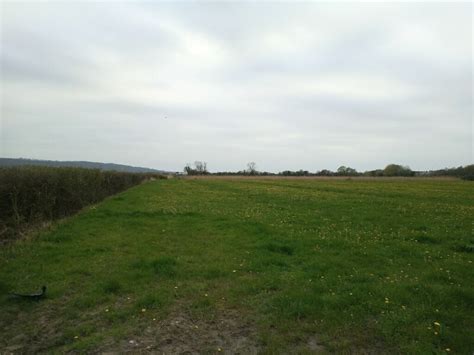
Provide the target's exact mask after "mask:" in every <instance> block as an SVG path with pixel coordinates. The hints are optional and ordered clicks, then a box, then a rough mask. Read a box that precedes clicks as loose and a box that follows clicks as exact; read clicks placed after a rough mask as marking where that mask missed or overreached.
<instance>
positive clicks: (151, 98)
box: [0, 1, 473, 171]
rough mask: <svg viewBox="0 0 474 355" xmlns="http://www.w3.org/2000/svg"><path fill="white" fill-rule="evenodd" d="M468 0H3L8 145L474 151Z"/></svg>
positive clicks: (235, 152)
mask: <svg viewBox="0 0 474 355" xmlns="http://www.w3.org/2000/svg"><path fill="white" fill-rule="evenodd" d="M472 16H473V7H472V4H471V3H470V2H464V3H416V4H415V3H406V2H404V3H360V2H357V3H356V2H354V3H341V2H335V3H329V2H312V3H296V2H278V3H277V2H275V3H274V2H243V1H242V2H240V1H235V2H226V3H223V2H220V3H217V2H203V1H200V2H175V3H171V2H124V1H122V2H114V1H102V2H87V1H77V2H68V3H67V4H66V3H61V2H58V1H56V2H40V3H33V2H31V3H28V2H21V3H18V2H13V1H10V2H8V1H2V2H1V18H0V20H1V48H0V60H1V117H0V135H1V136H0V139H1V143H0V156H2V157H25V158H38V159H53V160H90V161H101V162H115V163H124V164H130V165H137V166H146V167H153V168H159V169H166V170H181V169H182V168H183V166H184V165H185V164H186V163H187V162H193V161H195V160H203V161H207V162H208V166H209V168H210V169H211V171H218V170H219V171H222V170H240V169H243V168H245V165H246V163H247V162H249V161H255V162H256V163H257V167H258V168H259V170H267V171H280V170H285V169H290V170H296V169H300V168H301V169H305V170H310V171H316V170H320V169H323V168H329V169H337V167H338V166H340V165H348V166H351V167H354V168H356V169H358V170H366V169H374V168H379V167H383V166H385V165H386V164H387V163H401V164H407V165H409V166H410V167H412V168H413V169H419V170H421V169H433V168H443V167H446V166H457V165H465V164H469V163H472V157H473V156H472V151H473V126H472V114H473V104H472V65H473V62H472V59H473V56H472Z"/></svg>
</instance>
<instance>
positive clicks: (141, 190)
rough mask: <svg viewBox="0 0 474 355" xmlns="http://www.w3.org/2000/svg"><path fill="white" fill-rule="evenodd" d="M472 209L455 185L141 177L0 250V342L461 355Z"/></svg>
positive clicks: (473, 278)
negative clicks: (18, 294)
mask: <svg viewBox="0 0 474 355" xmlns="http://www.w3.org/2000/svg"><path fill="white" fill-rule="evenodd" d="M473 212H474V185H473V184H472V183H471V182H466V181H449V180H448V181H416V180H415V181H379V180H373V181H372V180H371V181H364V180H357V181H355V180H352V181H345V180H336V181H322V180H247V179H242V180H233V181H228V180H215V179H208V180H205V179H202V180H177V179H174V180H163V181H155V182H151V183H147V184H143V185H140V186H137V187H134V188H131V189H130V190H128V191H125V192H123V193H120V194H119V195H117V196H114V197H111V198H109V199H107V200H106V201H104V202H103V203H101V204H99V205H97V206H93V207H91V208H88V209H86V210H84V211H82V212H81V213H80V214H79V215H77V216H74V217H71V218H70V219H69V220H68V221H65V222H63V223H60V224H59V225H57V226H56V227H55V228H54V229H53V230H52V231H49V232H45V233H42V234H41V235H40V236H38V237H37V238H36V239H35V240H32V241H26V242H23V243H17V244H16V245H13V246H9V247H8V248H4V249H2V250H1V251H0V289H1V294H2V297H1V299H0V329H2V332H0V350H3V351H4V352H5V351H29V352H36V351H58V352H63V351H71V350H76V351H77V350H78V351H84V350H87V351H91V350H96V351H100V350H104V351H105V350H111V351H128V350H132V351H133V350H155V351H158V350H165V351H166V350H167V351H170V350H175V351H176V350H178V351H188V350H196V349H198V350H201V351H209V352H219V349H220V350H222V351H224V352H225V351H235V350H241V351H242V352H244V353H245V352H251V351H261V352H280V353H285V352H288V351H290V350H291V351H296V352H311V351H319V350H326V351H359V352H375V353H387V352H390V353H393V352H403V353H406V352H410V353H433V352H434V353H445V352H451V353H464V354H470V353H472V351H473V349H474V336H473V334H474V332H473V327H474V316H473V314H472V309H473V300H474V290H473V286H472V285H474V273H473V272H472V270H473V264H472V262H473V259H474V257H473V254H472V251H473V244H474V240H473V236H472V216H473ZM43 284H46V285H47V286H48V297H47V298H46V299H45V300H42V301H40V302H37V303H28V302H17V301H15V300H12V299H10V298H9V297H7V296H6V295H5V294H6V292H7V291H10V290H16V291H25V292H26V291H28V290H33V289H37V288H39V287H40V286H41V285H43Z"/></svg>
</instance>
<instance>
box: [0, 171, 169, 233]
mask: <svg viewBox="0 0 474 355" xmlns="http://www.w3.org/2000/svg"><path fill="white" fill-rule="evenodd" d="M150 178H162V176H160V175H157V174H149V173H145V174H137V173H124V172H114V171H100V170H91V169H83V168H53V167H33V166H25V167H11V168H0V242H2V241H3V242H4V241H6V240H7V239H11V238H15V237H18V236H19V235H21V234H22V232H23V231H25V230H26V229H29V228H30V227H31V226H33V225H36V224H38V223H42V222H49V221H52V220H55V219H59V218H63V217H66V216H69V215H71V214H73V213H75V212H77V211H79V210H80V209H81V208H83V207H84V206H87V205H90V204H93V203H96V202H99V201H101V200H103V199H104V198H105V197H107V196H110V195H113V194H116V193H118V192H120V191H123V190H126V189H128V188H130V187H132V186H134V185H137V184H139V183H141V182H142V181H144V180H146V179H150Z"/></svg>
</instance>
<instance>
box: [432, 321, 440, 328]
mask: <svg viewBox="0 0 474 355" xmlns="http://www.w3.org/2000/svg"><path fill="white" fill-rule="evenodd" d="M433 324H434V325H437V326H438V327H441V324H439V323H438V322H434V323H433Z"/></svg>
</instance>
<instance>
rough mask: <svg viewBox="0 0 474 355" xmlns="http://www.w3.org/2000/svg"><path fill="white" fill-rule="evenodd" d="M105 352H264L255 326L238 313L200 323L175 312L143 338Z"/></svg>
mask: <svg viewBox="0 0 474 355" xmlns="http://www.w3.org/2000/svg"><path fill="white" fill-rule="evenodd" d="M102 350H103V352H107V353H122V352H151V353H160V354H202V353H224V354H257V353H259V352H260V351H261V350H262V344H261V343H260V342H259V341H258V339H257V336H256V331H255V328H254V326H253V325H252V324H251V323H250V322H249V321H247V320H245V319H243V318H242V317H240V315H239V313H238V312H237V311H221V312H220V313H219V314H217V315H216V316H215V317H213V318H212V319H205V320H203V319H197V318H194V317H193V316H191V315H190V314H188V313H182V312H174V313H171V314H170V315H169V316H168V317H167V318H166V319H165V320H157V321H156V325H153V326H148V327H146V328H145V329H143V331H142V332H141V333H140V334H135V335H133V336H129V337H128V338H127V339H123V340H122V341H120V342H119V343H109V344H108V346H107V345H106V346H104V347H102Z"/></svg>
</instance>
